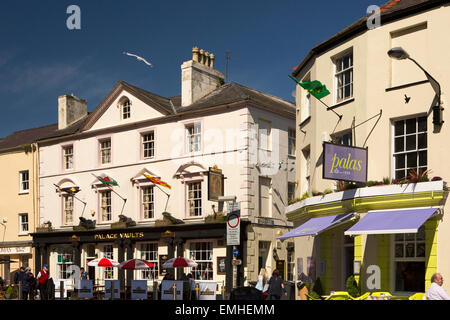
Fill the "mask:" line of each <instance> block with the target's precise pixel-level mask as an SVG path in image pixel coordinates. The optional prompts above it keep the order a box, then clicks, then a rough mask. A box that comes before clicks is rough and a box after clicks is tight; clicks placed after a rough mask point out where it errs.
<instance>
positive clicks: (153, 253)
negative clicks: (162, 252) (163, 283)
mask: <svg viewBox="0 0 450 320" xmlns="http://www.w3.org/2000/svg"><path fill="white" fill-rule="evenodd" d="M139 255H140V259H142V260H146V261H149V262H151V263H153V264H154V266H153V267H152V268H150V269H145V270H142V271H141V279H142V280H154V279H158V244H157V243H143V244H141V246H140V253H139Z"/></svg>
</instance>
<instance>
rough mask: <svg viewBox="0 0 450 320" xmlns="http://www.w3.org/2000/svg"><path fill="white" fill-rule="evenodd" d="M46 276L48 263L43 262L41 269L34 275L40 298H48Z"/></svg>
mask: <svg viewBox="0 0 450 320" xmlns="http://www.w3.org/2000/svg"><path fill="white" fill-rule="evenodd" d="M48 278H49V274H48V265H46V264H44V265H43V267H42V270H41V271H39V273H38V274H37V276H36V280H37V281H38V284H39V292H40V294H39V295H40V297H41V300H48V288H47V283H48Z"/></svg>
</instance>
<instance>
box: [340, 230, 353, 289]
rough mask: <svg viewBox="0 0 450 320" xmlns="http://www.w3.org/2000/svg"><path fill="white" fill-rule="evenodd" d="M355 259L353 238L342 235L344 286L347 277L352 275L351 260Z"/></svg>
mask: <svg viewBox="0 0 450 320" xmlns="http://www.w3.org/2000/svg"><path fill="white" fill-rule="evenodd" d="M354 260H355V239H354V237H351V236H344V279H343V280H344V288H345V286H346V283H347V279H348V277H350V276H352V275H353V272H354V270H353V261H354Z"/></svg>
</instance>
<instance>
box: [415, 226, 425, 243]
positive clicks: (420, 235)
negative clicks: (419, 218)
mask: <svg viewBox="0 0 450 320" xmlns="http://www.w3.org/2000/svg"><path fill="white" fill-rule="evenodd" d="M416 239H417V240H418V241H420V240H425V227H424V226H421V227H420V228H419V231H418V232H417V235H416Z"/></svg>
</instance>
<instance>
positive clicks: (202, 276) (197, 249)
mask: <svg viewBox="0 0 450 320" xmlns="http://www.w3.org/2000/svg"><path fill="white" fill-rule="evenodd" d="M189 255H190V258H191V259H193V260H194V261H195V262H197V264H198V266H197V267H195V268H191V271H193V275H194V278H195V279H196V280H213V275H214V272H213V270H214V269H213V260H212V259H213V243H212V242H191V243H190V247H189Z"/></svg>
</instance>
